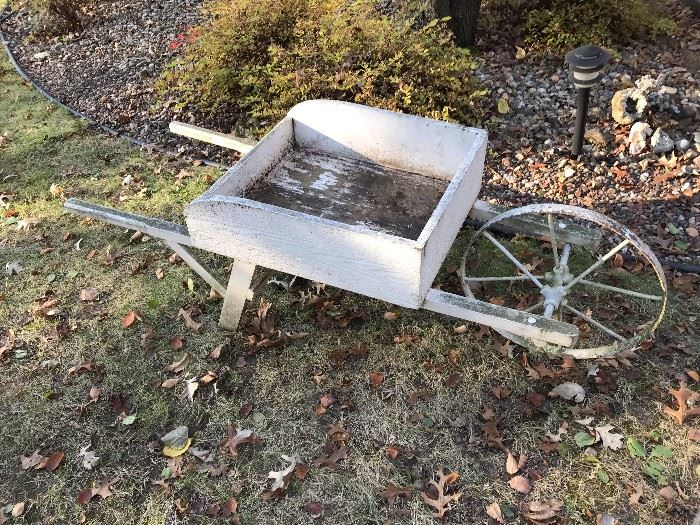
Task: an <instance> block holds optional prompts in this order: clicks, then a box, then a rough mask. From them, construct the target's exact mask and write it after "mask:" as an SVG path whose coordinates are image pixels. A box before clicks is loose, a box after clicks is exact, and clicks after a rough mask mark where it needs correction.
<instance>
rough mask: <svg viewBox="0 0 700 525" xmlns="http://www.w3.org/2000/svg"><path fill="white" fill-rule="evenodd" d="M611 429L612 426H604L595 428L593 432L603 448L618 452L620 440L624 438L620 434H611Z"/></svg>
mask: <svg viewBox="0 0 700 525" xmlns="http://www.w3.org/2000/svg"><path fill="white" fill-rule="evenodd" d="M613 428H615V427H613V425H605V426H601V427H595V431H596V434H597V435H598V438H599V439H600V440H601V442H602V443H603V446H604V447H605V448H609V449H610V450H620V449H621V448H622V438H623V437H624V436H623V435H622V434H615V433H613V432H611V431H612V429H613Z"/></svg>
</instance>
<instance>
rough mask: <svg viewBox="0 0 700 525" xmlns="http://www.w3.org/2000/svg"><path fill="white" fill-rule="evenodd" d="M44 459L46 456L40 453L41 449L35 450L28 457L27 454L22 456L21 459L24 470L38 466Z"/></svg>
mask: <svg viewBox="0 0 700 525" xmlns="http://www.w3.org/2000/svg"><path fill="white" fill-rule="evenodd" d="M43 459H44V456H42V455H41V454H39V450H35V451H34V453H33V454H32V455H31V456H29V457H27V456H20V457H19V461H20V463H21V465H22V470H29V469H30V468H32V467H36V466H37V465H38V464H39V463H41V460H43Z"/></svg>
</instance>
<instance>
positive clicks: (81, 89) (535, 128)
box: [3, 0, 700, 263]
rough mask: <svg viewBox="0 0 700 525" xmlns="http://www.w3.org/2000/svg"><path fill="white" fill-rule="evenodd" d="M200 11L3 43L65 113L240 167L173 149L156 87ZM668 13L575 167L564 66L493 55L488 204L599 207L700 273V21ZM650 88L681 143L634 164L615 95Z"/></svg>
mask: <svg viewBox="0 0 700 525" xmlns="http://www.w3.org/2000/svg"><path fill="white" fill-rule="evenodd" d="M201 3H202V2H201V0H160V1H158V2H153V1H149V0H136V1H130V2H127V1H117V0H115V1H113V2H106V3H105V8H104V10H103V11H102V12H101V13H100V14H99V15H98V16H97V17H96V18H95V20H94V21H93V23H91V25H90V26H89V27H88V28H87V29H86V30H85V31H83V32H82V33H80V34H74V35H69V36H67V37H63V38H60V39H50V40H41V39H37V38H36V37H34V36H32V35H31V19H30V17H29V16H28V14H27V13H26V11H23V10H20V11H19V12H18V13H16V14H15V16H13V17H11V18H10V19H9V20H8V21H6V22H5V24H4V27H3V30H4V31H5V33H6V36H7V38H8V40H9V41H10V45H11V47H12V49H13V51H14V52H15V53H16V55H17V57H18V60H19V62H20V63H21V64H22V66H23V67H24V68H25V69H26V70H27V72H28V73H29V74H30V76H32V77H33V78H34V79H36V80H37V81H38V82H39V83H40V84H42V86H43V87H44V88H46V90H47V91H48V92H50V93H51V94H53V95H54V96H56V98H58V99H59V100H61V101H62V102H64V103H66V104H68V105H70V106H71V107H73V108H75V109H78V110H79V111H81V112H83V113H85V114H87V115H89V116H91V117H93V118H95V119H96V120H98V121H99V122H101V123H103V124H107V125H109V126H111V127H114V128H116V129H118V130H120V131H122V132H124V133H126V134H128V135H130V136H132V137H135V138H138V139H140V140H142V141H144V142H146V143H155V144H160V145H164V146H167V147H169V148H171V149H179V150H181V151H183V152H184V153H187V154H193V155H203V156H207V157H209V158H213V159H215V160H218V161H220V162H223V163H232V162H233V161H235V159H236V157H235V156H233V155H231V154H230V153H227V152H224V151H223V150H221V149H220V148H216V147H209V146H206V145H201V144H193V143H192V142H191V141H189V140H187V139H181V138H177V137H173V136H172V135H171V134H170V133H169V132H168V131H167V126H168V123H169V122H170V121H171V120H172V119H174V115H173V114H172V112H171V110H170V109H169V108H168V107H167V104H163V103H161V102H160V101H158V100H157V95H156V92H155V89H154V87H153V84H154V81H155V80H156V79H157V78H158V77H159V75H160V73H161V72H162V70H163V68H164V67H165V65H167V64H168V63H169V62H171V61H172V60H173V59H174V58H175V57H176V56H177V54H178V52H180V49H181V48H180V47H178V46H177V44H176V45H173V42H177V41H178V39H179V38H181V36H180V35H182V34H183V33H184V32H185V31H186V30H187V28H189V27H191V26H192V25H195V24H197V22H198V21H200V20H201V16H202V15H201V13H200V7H201ZM668 9H669V12H670V13H671V14H672V15H673V17H674V19H675V20H676V21H677V22H678V24H679V30H678V31H677V34H676V36H675V37H674V38H671V39H666V40H664V41H663V42H660V43H659V44H639V45H636V46H635V47H634V48H626V49H616V50H614V51H615V58H614V59H613V61H612V63H611V64H610V66H609V68H608V70H607V74H606V76H605V78H604V80H603V82H602V83H601V84H600V85H598V86H596V87H595V88H594V89H593V93H592V98H591V104H590V107H591V111H590V113H589V124H588V129H589V133H588V138H587V141H586V142H587V144H586V146H585V147H584V154H583V155H582V156H581V158H580V159H579V160H578V161H575V160H572V159H571V158H570V155H569V150H570V140H571V137H572V135H573V123H574V114H575V90H574V88H573V86H572V84H571V82H570V81H569V79H568V76H567V71H566V69H565V66H564V64H563V61H562V60H561V59H560V58H559V59H553V58H547V57H542V56H541V55H535V54H532V55H528V54H526V55H525V57H523V58H516V47H515V44H516V42H515V41H514V38H513V37H512V36H510V35H506V34H504V35H502V36H503V38H494V35H493V34H491V35H489V40H488V42H486V41H484V42H482V46H481V53H480V63H481V65H480V67H479V68H478V69H477V71H476V74H477V75H478V76H479V78H480V79H481V80H482V82H483V84H484V85H485V86H486V87H487V88H489V90H490V94H489V95H488V96H487V97H485V98H484V99H483V101H482V102H481V103H480V105H481V111H482V113H483V114H482V116H481V122H480V123H479V125H480V126H482V127H485V128H487V129H488V131H489V139H490V151H489V155H488V158H487V167H486V171H485V174H484V187H483V190H482V193H481V197H482V198H489V199H491V200H494V201H499V202H503V203H505V204H509V205H520V204H526V203H531V202H545V201H559V202H565V203H570V204H574V205H579V206H585V207H589V208H593V209H595V210H598V211H600V212H602V213H604V214H606V215H609V216H611V217H613V218H615V219H617V220H619V221H620V222H622V223H623V224H626V225H629V226H630V227H632V228H633V229H634V230H635V231H637V232H638V233H639V234H640V235H641V236H642V238H644V239H645V240H646V241H647V242H649V243H650V244H651V245H652V248H653V249H654V251H656V253H657V254H659V255H661V256H664V257H667V258H669V259H672V260H676V261H682V262H690V263H699V262H700V237H699V236H698V229H700V153H699V152H700V72H699V68H700V19H698V18H697V17H694V16H693V15H692V14H691V12H690V10H689V8H687V7H684V6H683V4H682V3H681V2H680V1H677V0H669V2H668ZM645 75H648V76H649V79H647V80H645V81H644V82H647V83H652V84H655V87H654V95H653V97H652V96H650V105H649V108H648V109H647V112H646V114H645V115H644V117H643V119H642V121H643V122H645V123H647V124H649V129H648V131H647V133H649V134H651V132H652V131H655V130H657V129H659V128H663V130H664V132H665V133H667V134H668V138H670V139H671V140H673V141H674V143H675V145H674V146H673V151H668V152H666V153H664V154H662V153H655V152H654V151H653V149H652V146H651V138H650V137H644V142H645V148H644V149H643V150H642V151H641V152H634V154H632V153H631V152H630V143H629V134H630V128H631V126H630V125H628V124H619V123H617V122H616V121H615V120H613V118H612V116H611V110H610V108H611V101H612V99H613V96H614V95H615V93H616V92H617V91H618V90H621V89H624V88H629V87H633V86H634V85H635V83H637V82H639V81H640V79H642V78H643V77H644V76H645ZM499 100H505V101H506V102H507V106H508V108H507V112H504V113H502V112H499V110H498V102H499ZM503 109H504V108H503V102H501V110H503ZM179 118H180V119H182V118H183V117H182V116H180V117H179ZM187 118H189V119H190V121H191V122H193V123H195V124H198V125H204V126H207V127H211V128H215V129H219V130H221V131H224V132H228V131H230V130H231V128H232V126H233V122H230V121H227V119H225V118H222V117H221V116H219V117H218V118H214V117H209V116H203V115H191V114H190V115H188V117H187Z"/></svg>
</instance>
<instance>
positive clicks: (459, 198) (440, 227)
mask: <svg viewBox="0 0 700 525" xmlns="http://www.w3.org/2000/svg"><path fill="white" fill-rule="evenodd" d="M469 132H470V134H471V135H473V141H472V142H471V144H470V146H469V149H468V150H467V152H466V155H465V156H464V157H463V159H464V160H463V162H462V165H461V166H460V168H459V169H458V170H457V173H456V174H455V175H454V177H453V178H452V181H451V182H450V185H449V186H448V187H447V190H446V191H445V194H444V195H443V196H442V199H440V202H439V203H438V205H437V207H436V208H435V211H434V212H433V215H432V216H431V217H430V219H429V220H428V223H427V224H426V226H425V229H424V230H423V232H422V233H421V236H420V237H419V238H418V241H417V242H418V244H419V245H424V248H423V250H424V253H423V262H422V266H421V284H420V293H421V295H422V296H423V297H425V294H426V293H427V292H428V290H429V289H430V287H431V286H432V284H433V281H434V280H435V275H436V274H437V272H438V270H439V269H440V266H442V263H443V261H444V260H445V256H446V255H447V252H448V251H449V250H450V248H451V247H452V243H453V242H454V239H455V237H456V236H457V233H459V230H460V229H461V228H462V225H463V224H464V221H465V219H466V218H467V215H469V211H470V210H471V208H472V206H473V205H474V202H475V201H476V198H477V196H478V194H479V190H480V189H481V176H482V174H483V171H484V159H485V157H486V144H487V142H488V139H487V135H486V132H485V131H482V130H477V129H470V130H469Z"/></svg>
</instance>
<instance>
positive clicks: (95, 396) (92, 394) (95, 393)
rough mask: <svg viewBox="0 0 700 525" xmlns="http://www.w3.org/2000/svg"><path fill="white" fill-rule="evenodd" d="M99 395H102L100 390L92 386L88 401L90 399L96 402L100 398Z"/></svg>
mask: <svg viewBox="0 0 700 525" xmlns="http://www.w3.org/2000/svg"><path fill="white" fill-rule="evenodd" d="M101 395H102V389H101V388H99V387H97V386H94V385H93V386H92V387H91V388H90V393H89V396H90V399H91V400H92V401H97V400H98V399H100V396H101Z"/></svg>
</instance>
